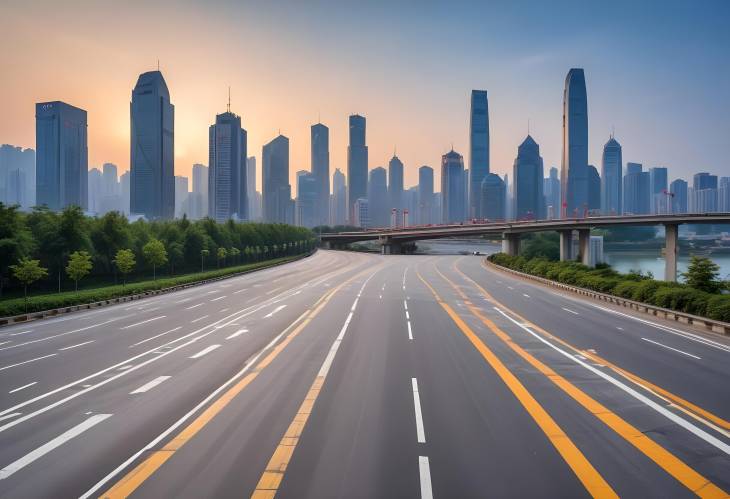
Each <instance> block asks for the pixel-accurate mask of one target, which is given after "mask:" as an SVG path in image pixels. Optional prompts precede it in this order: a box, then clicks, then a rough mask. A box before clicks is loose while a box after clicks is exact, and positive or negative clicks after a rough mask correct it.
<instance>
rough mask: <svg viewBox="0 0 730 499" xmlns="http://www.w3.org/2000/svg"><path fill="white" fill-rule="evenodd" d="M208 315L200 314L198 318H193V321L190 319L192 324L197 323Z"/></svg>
mask: <svg viewBox="0 0 730 499" xmlns="http://www.w3.org/2000/svg"><path fill="white" fill-rule="evenodd" d="M207 317H208V316H207V315H203V316H200V317H198V318H197V319H193V320H191V321H190V324H195V323H196V322H198V321H202V320H203V319H205V318H207Z"/></svg>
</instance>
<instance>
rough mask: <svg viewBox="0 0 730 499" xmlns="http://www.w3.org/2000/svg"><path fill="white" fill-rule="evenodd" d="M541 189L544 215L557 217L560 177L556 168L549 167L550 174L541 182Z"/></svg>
mask: <svg viewBox="0 0 730 499" xmlns="http://www.w3.org/2000/svg"><path fill="white" fill-rule="evenodd" d="M542 191H543V195H544V196H545V211H544V213H545V217H546V218H549V219H553V218H557V217H558V215H560V179H559V178H558V169H557V168H555V167H554V166H553V167H552V168H550V175H549V176H548V177H547V178H546V179H545V180H544V181H543V183H542Z"/></svg>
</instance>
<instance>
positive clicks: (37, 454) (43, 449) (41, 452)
mask: <svg viewBox="0 0 730 499" xmlns="http://www.w3.org/2000/svg"><path fill="white" fill-rule="evenodd" d="M109 417H111V414H95V415H93V416H91V417H90V418H89V419H87V420H86V421H84V422H83V423H81V424H78V425H76V426H74V427H73V428H71V429H70V430H68V431H66V432H65V433H62V434H61V435H59V436H57V437H56V438H54V439H53V440H51V441H50V442H47V443H45V444H43V445H41V446H40V447H38V448H37V449H36V450H34V451H32V452H30V453H28V454H26V455H25V456H23V457H21V458H20V459H18V460H17V461H15V462H12V463H10V464H9V465H7V466H6V467H4V468H3V469H1V470H0V480H4V479H6V478H8V477H9V476H11V475H12V474H13V473H15V472H16V471H20V470H21V469H23V468H25V467H26V466H28V465H29V464H31V463H32V462H33V461H36V460H38V459H40V458H41V457H43V456H45V455H46V454H48V453H49V452H51V451H52V450H54V449H55V448H57V447H60V446H61V445H63V444H65V443H66V442H68V441H69V440H71V439H72V438H74V437H77V436H79V435H81V434H82V433H83V432H85V431H86V430H88V429H90V428H92V427H94V426H96V425H97V424H99V423H101V422H102V421H104V420H105V419H107V418H109Z"/></svg>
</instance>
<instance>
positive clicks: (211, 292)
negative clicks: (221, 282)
mask: <svg viewBox="0 0 730 499" xmlns="http://www.w3.org/2000/svg"><path fill="white" fill-rule="evenodd" d="M220 292H221V290H220V289H214V290H211V291H208V292H207V293H205V294H206V295H212V294H213V293H220Z"/></svg>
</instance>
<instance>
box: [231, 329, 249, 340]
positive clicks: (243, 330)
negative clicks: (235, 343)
mask: <svg viewBox="0 0 730 499" xmlns="http://www.w3.org/2000/svg"><path fill="white" fill-rule="evenodd" d="M243 333H248V329H239V330H238V331H236V332H235V333H233V334H232V335H230V336H226V339H227V340H231V339H233V338H235V337H236V336H241V335H242V334H243Z"/></svg>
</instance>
